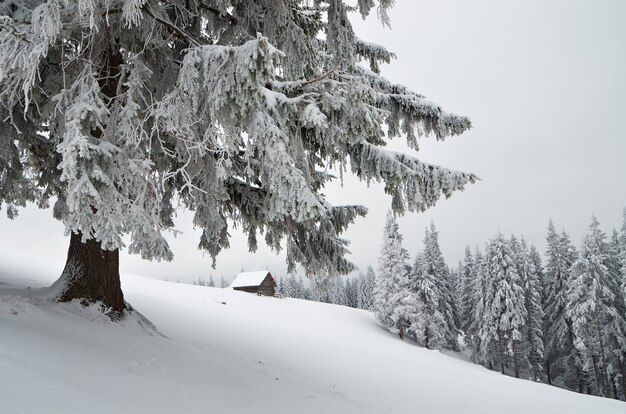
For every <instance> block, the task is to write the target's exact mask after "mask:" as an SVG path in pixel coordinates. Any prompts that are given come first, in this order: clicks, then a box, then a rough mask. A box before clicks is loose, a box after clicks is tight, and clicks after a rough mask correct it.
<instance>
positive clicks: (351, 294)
mask: <svg viewBox="0 0 626 414" xmlns="http://www.w3.org/2000/svg"><path fill="white" fill-rule="evenodd" d="M358 285H359V279H358V278H350V279H346V306H349V307H351V308H357V307H358V299H357V296H358V293H357V290H358Z"/></svg>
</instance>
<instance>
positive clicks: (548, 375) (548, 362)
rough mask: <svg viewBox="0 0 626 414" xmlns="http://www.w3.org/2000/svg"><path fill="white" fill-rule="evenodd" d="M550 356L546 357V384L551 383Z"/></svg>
mask: <svg viewBox="0 0 626 414" xmlns="http://www.w3.org/2000/svg"><path fill="white" fill-rule="evenodd" d="M550 364H551V361H550V358H547V359H546V377H547V378H548V384H550V385H552V375H551V374H550Z"/></svg>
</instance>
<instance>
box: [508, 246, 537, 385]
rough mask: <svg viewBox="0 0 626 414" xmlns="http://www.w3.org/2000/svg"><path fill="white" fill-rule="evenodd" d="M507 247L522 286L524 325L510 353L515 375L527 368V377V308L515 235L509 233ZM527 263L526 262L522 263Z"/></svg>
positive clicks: (528, 368)
mask: <svg viewBox="0 0 626 414" xmlns="http://www.w3.org/2000/svg"><path fill="white" fill-rule="evenodd" d="M509 247H510V253H511V258H512V259H513V262H514V263H515V266H516V267H517V274H518V275H519V283H520V286H521V288H522V292H524V325H523V326H521V327H520V329H519V331H520V333H521V339H520V341H519V344H518V345H517V346H516V348H515V351H516V352H515V353H514V355H512V358H514V360H513V366H514V369H515V376H516V377H517V376H518V372H522V371H524V370H528V371H527V372H528V373H529V377H530V376H531V375H532V374H531V370H530V362H529V358H528V357H529V353H530V344H529V343H528V325H527V323H528V309H527V308H526V294H525V290H524V279H523V277H522V261H523V258H522V250H523V249H522V246H521V243H520V241H519V240H518V239H517V237H516V236H515V235H514V234H513V235H511V239H510V240H509ZM524 264H525V265H528V262H526V263H524Z"/></svg>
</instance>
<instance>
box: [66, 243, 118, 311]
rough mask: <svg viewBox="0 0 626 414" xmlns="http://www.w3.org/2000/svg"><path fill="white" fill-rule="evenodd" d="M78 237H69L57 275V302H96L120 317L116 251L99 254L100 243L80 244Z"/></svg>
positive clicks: (104, 251)
mask: <svg viewBox="0 0 626 414" xmlns="http://www.w3.org/2000/svg"><path fill="white" fill-rule="evenodd" d="M81 238H82V236H81V235H80V234H78V233H72V236H71V238H70V248H69V250H68V252H67V262H66V263H65V269H63V274H62V275H61V279H60V282H61V283H62V288H61V292H60V295H59V297H58V299H59V301H60V302H68V301H71V300H73V299H78V298H82V299H86V300H87V301H89V302H97V301H100V302H102V304H103V305H104V306H106V307H107V308H108V309H109V310H110V311H112V312H113V313H115V314H120V313H121V312H123V311H124V310H125V309H126V303H125V302H124V295H123V293H122V288H121V283H120V273H119V250H113V251H109V250H103V249H102V247H101V245H100V242H98V241H96V240H94V239H91V240H87V241H86V242H85V243H82V242H81Z"/></svg>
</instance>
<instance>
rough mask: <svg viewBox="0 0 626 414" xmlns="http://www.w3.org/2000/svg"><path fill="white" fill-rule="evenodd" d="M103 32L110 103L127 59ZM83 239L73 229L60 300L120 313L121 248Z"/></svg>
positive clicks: (104, 85) (96, 134) (97, 134)
mask: <svg viewBox="0 0 626 414" xmlns="http://www.w3.org/2000/svg"><path fill="white" fill-rule="evenodd" d="M104 35H105V40H106V41H107V42H108V44H109V47H108V48H107V49H106V50H105V51H104V53H103V55H102V66H101V70H100V73H99V80H98V83H99V85H100V90H101V92H102V94H103V95H104V96H106V97H107V98H108V99H109V102H108V105H109V107H110V106H112V105H113V102H114V100H115V97H116V94H117V89H118V83H119V78H120V68H121V66H122V64H123V63H124V61H123V58H122V54H121V53H120V52H119V50H117V49H116V47H115V46H117V42H116V41H115V40H114V39H111V38H110V37H109V32H108V31H107V32H105V33H104ZM91 135H92V137H93V138H94V139H100V138H101V137H102V130H100V129H96V130H92V131H91ZM92 208H93V207H92ZM94 212H95V208H94ZM81 239H82V234H81V233H72V235H71V238H70V247H69V250H68V252H67V262H66V263H65V269H64V270H63V273H62V275H61V278H60V279H59V282H58V283H61V284H62V285H61V286H62V287H61V292H60V295H59V297H58V300H59V301H60V302H69V301H71V300H73V299H85V300H87V301H88V302H97V301H100V302H101V303H102V304H103V305H104V306H105V307H106V309H107V311H108V312H109V313H112V314H115V315H120V314H121V313H122V312H123V311H124V310H125V309H127V306H126V303H125V302H124V295H123V293H122V288H121V283H120V272H119V250H118V249H116V250H113V251H109V250H103V249H102V246H101V244H100V242H99V241H97V240H94V239H90V240H87V241H86V242H85V243H82V242H81Z"/></svg>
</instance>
